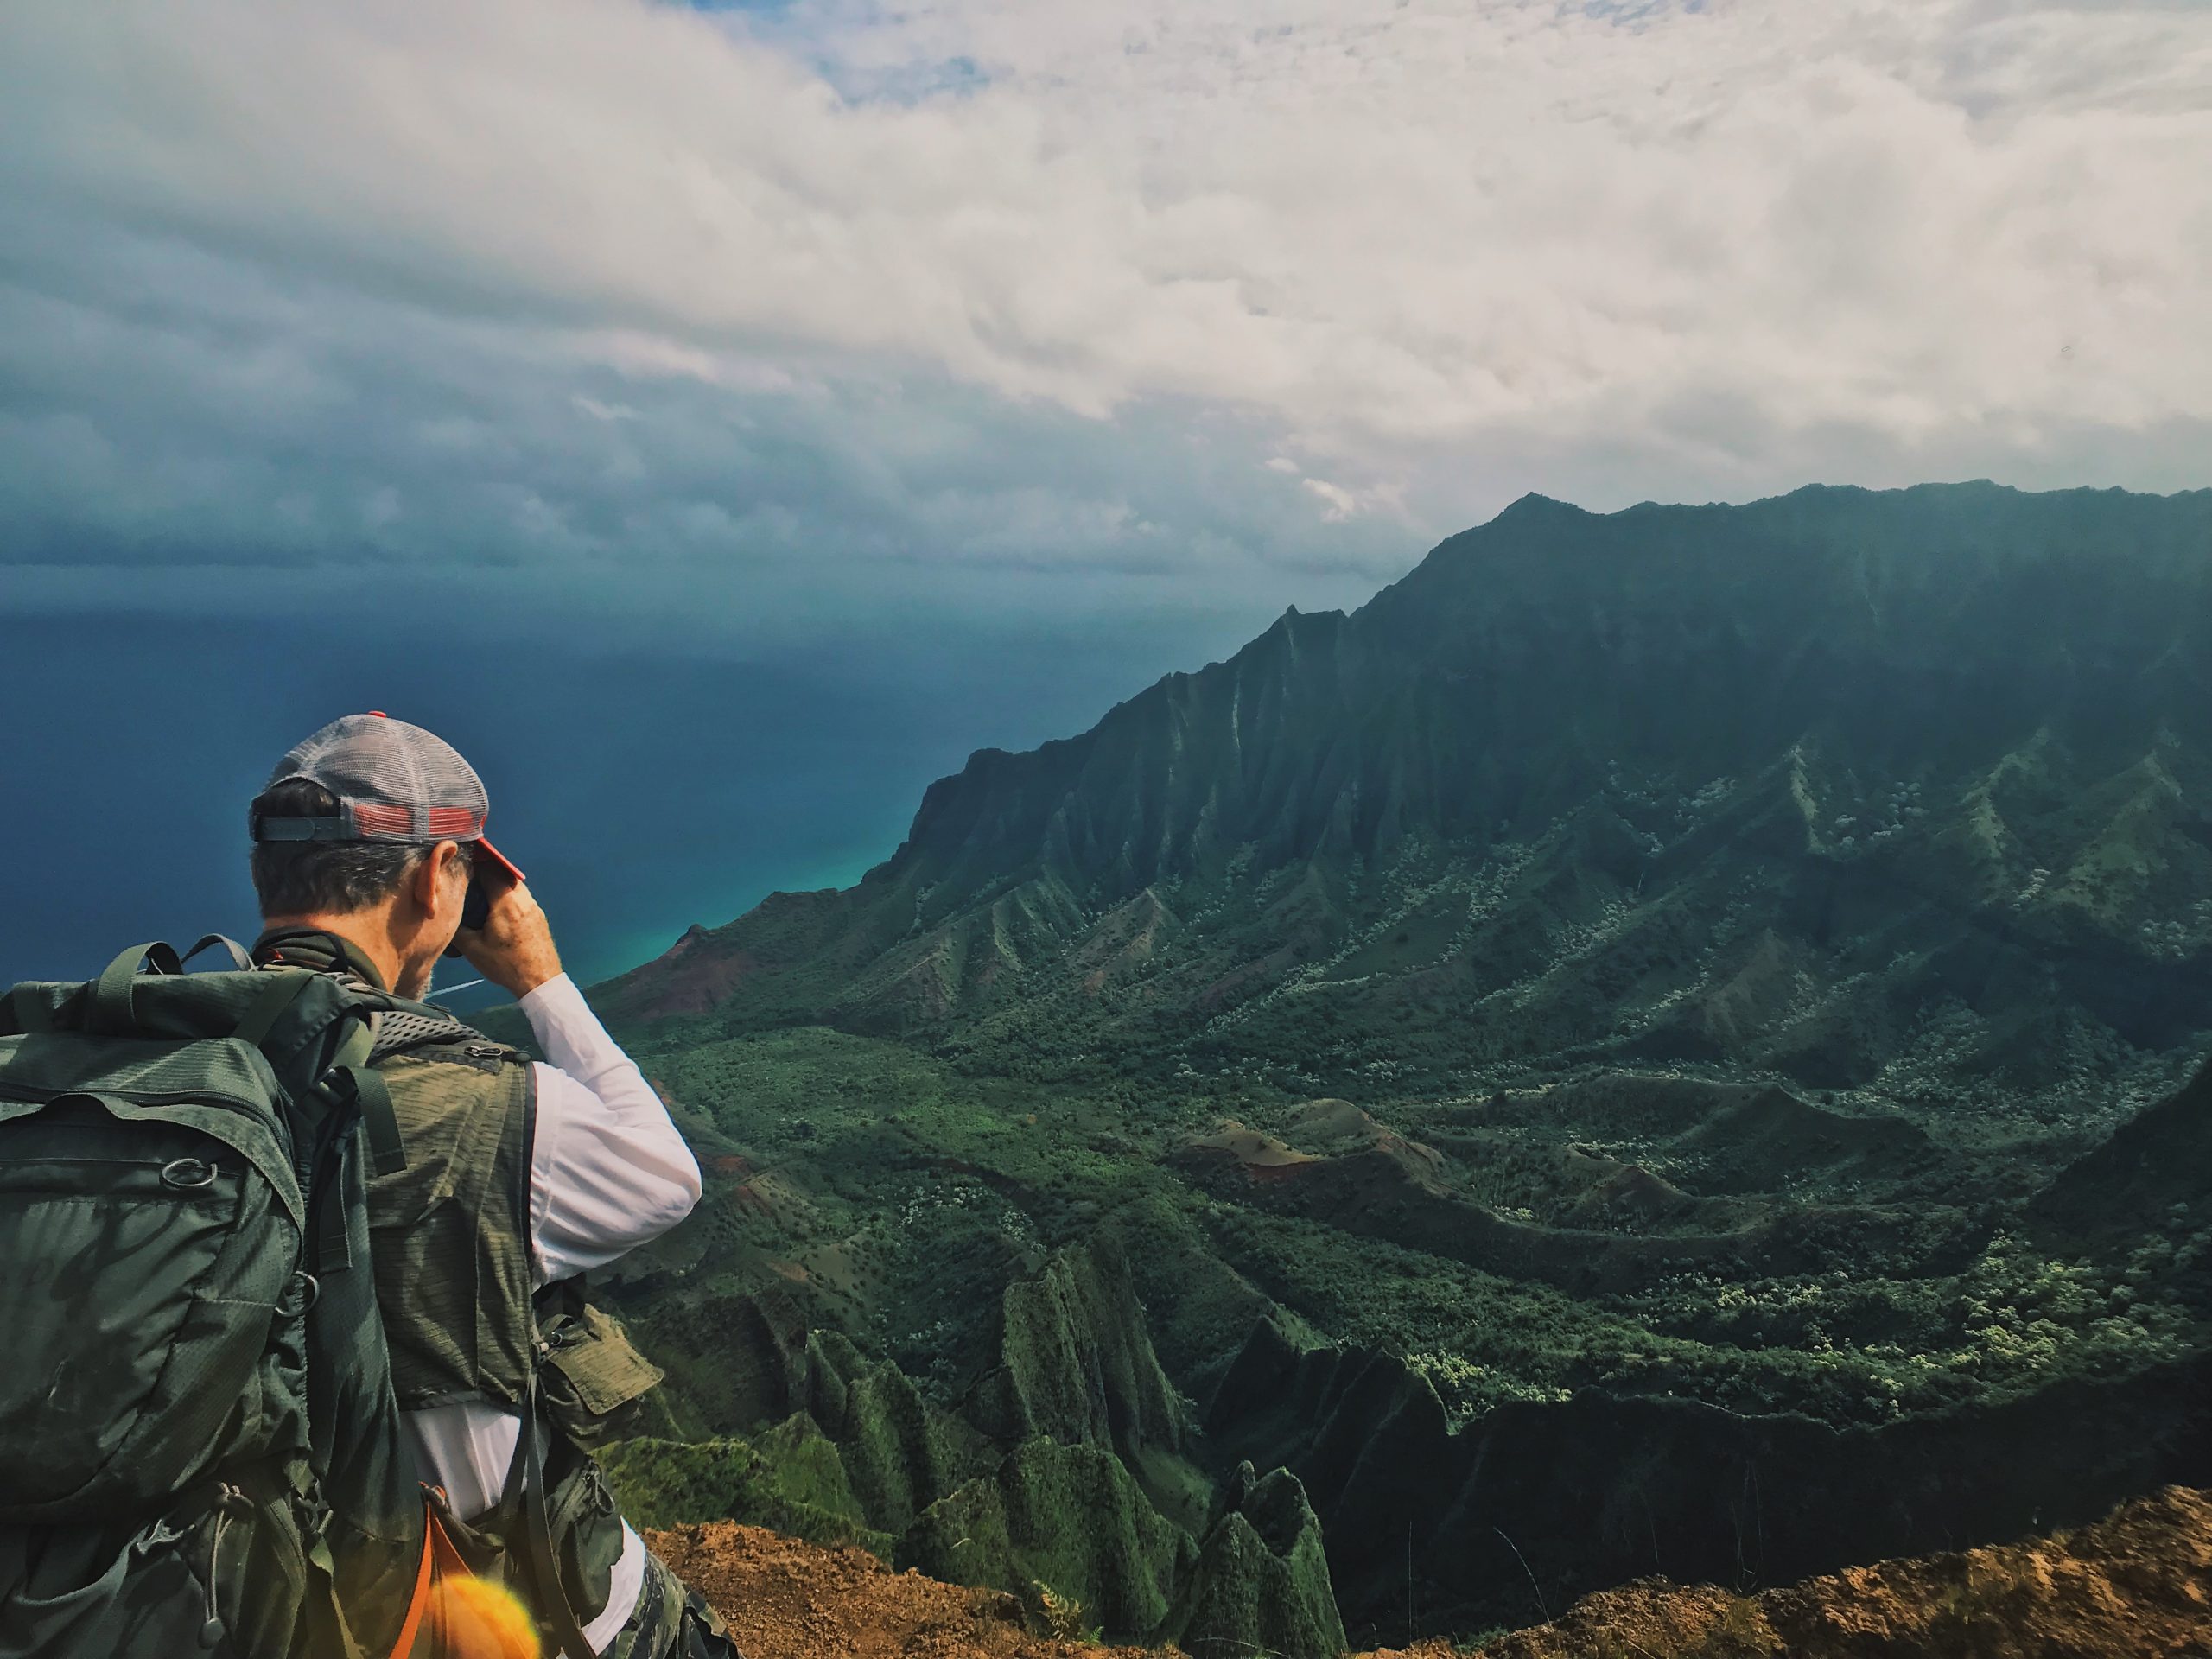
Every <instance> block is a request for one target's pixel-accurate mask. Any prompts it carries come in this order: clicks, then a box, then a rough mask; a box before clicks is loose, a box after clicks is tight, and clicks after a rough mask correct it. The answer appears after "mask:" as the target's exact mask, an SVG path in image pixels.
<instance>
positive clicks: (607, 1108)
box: [403, 974, 699, 1649]
mask: <svg viewBox="0 0 2212 1659" xmlns="http://www.w3.org/2000/svg"><path fill="white" fill-rule="evenodd" d="M520 1006H521V1008H522V1011H523V1015H524V1018H525V1019H527V1020H529V1021H530V1028H531V1032H532V1033H534V1034H535V1035H536V1036H537V1045H538V1046H539V1047H540V1048H542V1049H543V1050H544V1052H545V1054H546V1056H547V1059H548V1060H550V1064H546V1063H544V1062H540V1063H538V1065H537V1068H536V1069H537V1138H536V1140H535V1142H534V1143H533V1145H532V1147H531V1159H530V1242H531V1267H532V1271H533V1272H534V1274H535V1275H536V1280H537V1283H538V1284H540V1285H548V1284H551V1283H552V1282H553V1281H555V1280H556V1279H568V1278H573V1277H574V1276H575V1274H580V1273H587V1272H588V1271H590V1270H591V1269H592V1268H603V1267H605V1266H606V1265H607V1263H608V1262H612V1261H613V1260H614V1259H615V1258H616V1257H618V1256H620V1255H622V1254H623V1253H624V1252H626V1251H627V1250H632V1249H636V1248H637V1247H638V1246H639V1245H640V1244H643V1243H646V1242H647V1241H648V1240H650V1239H654V1238H658V1237H659V1236H660V1235H661V1234H663V1233H664V1232H666V1231H667V1230H669V1229H670V1228H671V1227H673V1226H675V1225H676V1224H677V1222H679V1221H681V1220H683V1217H686V1216H688V1215H690V1213H691V1206H692V1205H695V1204H696V1203H698V1201H699V1165H698V1160H696V1159H695V1158H693V1157H692V1155H691V1149H690V1147H687V1146H685V1145H684V1143H683V1136H682V1135H679V1134H678V1133H677V1128H676V1125H675V1124H673V1123H672V1122H670V1121H669V1116H668V1109H667V1108H666V1107H664V1106H663V1105H662V1104H661V1102H660V1096H658V1095H657V1094H655V1093H654V1092H653V1089H652V1084H649V1083H647V1082H646V1081H645V1075H644V1074H643V1073H642V1072H640V1071H639V1070H638V1067H637V1063H636V1062H635V1061H633V1060H632V1059H631V1058H630V1057H629V1056H628V1055H627V1054H625V1053H624V1052H622V1051H621V1049H620V1047H618V1046H616V1044H615V1041H614V1039H613V1038H612V1037H609V1036H608V1035H607V1028H606V1027H603V1026H601V1024H600V1023H599V1017H598V1016H597V1015H596V1014H594V1013H592V1011H591V1009H590V1008H589V1007H588V1006H587V1005H586V1004H585V1001H584V998H583V993H582V992H581V991H579V990H578V989H577V988H576V987H575V982H573V981H572V980H570V979H569V976H567V975H566V974H563V975H562V976H560V977H559V978H558V979H555V980H550V981H548V982H546V983H545V984H543V985H541V986H539V987H538V988H537V989H536V990H534V991H532V992H531V994H530V995H527V996H525V997H524V998H523V999H522V1001H521V1004H520ZM403 1416H404V1420H405V1425H406V1428H407V1431H408V1434H409V1437H410V1439H411V1440H413V1442H414V1446H415V1455H416V1459H417V1460H418V1461H419V1463H420V1464H421V1465H422V1468H423V1471H424V1474H425V1476H426V1478H429V1480H430V1481H432V1482H433V1483H434V1484H437V1485H441V1486H442V1487H444V1488H445V1491H446V1497H447V1498H448V1501H450V1502H451V1503H452V1504H453V1507H454V1513H455V1514H457V1515H459V1516H462V1517H463V1518H464V1519H468V1518H473V1517H474V1516H478V1515H480V1514H482V1513H483V1512H484V1511H485V1510H489V1509H491V1508H492V1507H493V1505H494V1504H495V1503H498V1502H499V1488H500V1485H501V1483H502V1482H504V1481H505V1478H506V1473H507V1466H508V1465H509V1463H510V1462H511V1461H512V1459H513V1457H514V1453H515V1446H516V1445H517V1443H518V1440H520V1438H521V1433H522V1419H521V1417H520V1416H519V1414H517V1413H515V1412H512V1411H506V1410H503V1409H502V1408H499V1407H498V1406H494V1405H492V1404H489V1403H487V1402H482V1401H465V1402H461V1404H458V1405H450V1406H433V1407H431V1408H429V1409H428V1410H426V1411H410V1412H406V1413H404V1414H403ZM644 1586H645V1541H644V1540H643V1539H641V1538H639V1536H638V1535H637V1534H636V1533H635V1532H634V1531H632V1529H631V1527H630V1523H629V1522H623V1523H622V1555H621V1559H620V1560H618V1561H616V1562H615V1564H614V1571H613V1577H612V1580H611V1581H610V1583H609V1585H608V1586H607V1606H606V1608H605V1609H604V1610H603V1611H601V1613H600V1614H599V1616H598V1617H597V1618H593V1619H590V1620H588V1621H587V1622H586V1623H585V1624H584V1634H585V1636H587V1637H589V1638H590V1640H591V1644H592V1646H593V1647H594V1648H595V1649H604V1648H605V1647H606V1646H607V1643H609V1642H612V1641H613V1639H614V1637H615V1634H616V1633H617V1632H618V1631H620V1630H621V1628H622V1625H623V1624H624V1622H625V1621H626V1620H627V1619H628V1618H629V1617H630V1614H631V1612H632V1610H633V1609H634V1608H635V1607H636V1606H637V1605H638V1594H639V1591H640V1590H641V1589H642V1588H643V1587H644Z"/></svg>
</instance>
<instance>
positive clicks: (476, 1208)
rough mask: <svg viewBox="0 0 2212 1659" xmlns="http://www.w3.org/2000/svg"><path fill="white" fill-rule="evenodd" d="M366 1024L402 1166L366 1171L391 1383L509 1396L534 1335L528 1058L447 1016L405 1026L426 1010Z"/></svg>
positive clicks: (405, 1391)
mask: <svg viewBox="0 0 2212 1659" xmlns="http://www.w3.org/2000/svg"><path fill="white" fill-rule="evenodd" d="M379 1023H380V1026H381V1027H382V1029H380V1030H379V1031H378V1039H377V1051H372V1054H371V1064H372V1065H375V1067H376V1068H377V1070H378V1071H379V1072H381V1073H382V1074H383V1077H384V1080H385V1087H386V1088H387V1089H389V1090H391V1105H392V1111H393V1114H394V1116H397V1119H398V1120H399V1139H400V1144H401V1145H402V1146H403V1147H404V1148H405V1149H406V1154H407V1164H406V1167H405V1168H404V1169H401V1170H398V1171H397V1172H395V1173H392V1174H390V1175H379V1176H378V1177H377V1178H376V1179H374V1180H372V1181H371V1182H370V1183H369V1243H370V1254H371V1255H372V1258H373V1260H374V1262H375V1264H376V1279H377V1301H378V1306H381V1307H382V1308H383V1310H384V1330H385V1344H386V1345H387V1346H388V1347H389V1348H390V1349H391V1382H392V1392H393V1393H394V1395H397V1398H398V1401H399V1404H400V1406H401V1408H403V1409H405V1410H409V1411H419V1410H421V1409H423V1408H424V1407H427V1406H445V1405H452V1404H454V1403H455V1402H460V1401H465V1400H482V1401H489V1402H492V1403H493V1404H496V1405H500V1406H505V1407H507V1408H514V1407H516V1406H518V1405H519V1404H520V1403H521V1402H522V1398H523V1394H524V1389H525V1388H526V1387H527V1385H528V1383H529V1381H530V1374H531V1363H532V1359H533V1351H534V1346H535V1343H536V1340H537V1328H536V1319H535V1316H534V1314H533V1312H532V1309H531V1289H532V1287H531V1254H530V1244H529V1240H528V1236H527V1233H526V1231H525V1229H526V1228H527V1226H528V1225H529V1223H528V1219H527V1217H528V1216H529V1214H530V1153H531V1129H532V1127H533V1125H534V1123H535V1122H536V1118H537V1090H536V1088H535V1087H534V1083H533V1074H532V1071H531V1066H530V1064H529V1062H528V1061H527V1060H525V1059H524V1058H523V1057H522V1056H521V1055H519V1054H518V1053H516V1052H515V1051H514V1050H512V1049H510V1048H505V1047H503V1046H500V1045H499V1044H496V1043H493V1042H491V1041H489V1040H487V1039H484V1038H482V1037H479V1036H477V1035H476V1034H475V1033H474V1032H470V1031H469V1030H468V1029H467V1027H463V1026H461V1025H460V1024H459V1023H458V1022H455V1023H454V1025H453V1026H451V1027H445V1028H444V1029H442V1030H440V1029H437V1028H435V1027H431V1028H429V1029H426V1030H413V1029H406V1028H411V1027H418V1026H419V1027H429V1022H427V1021H419V1020H415V1019H414V1018H413V1017H412V1016H410V1015H404V1014H385V1015H383V1016H381V1020H380V1022H379ZM395 1025H404V1027H406V1028H404V1029H403V1030H402V1031H401V1032H399V1033H393V1032H392V1030H391V1027H394V1026H395ZM395 1034H397V1036H398V1037H399V1039H400V1040H398V1041H394V1040H393V1039H394V1036H395ZM410 1037H412V1038H413V1039H414V1040H413V1041H411V1042H410V1041H408V1040H407V1039H408V1038H410ZM378 1051H381V1052H378Z"/></svg>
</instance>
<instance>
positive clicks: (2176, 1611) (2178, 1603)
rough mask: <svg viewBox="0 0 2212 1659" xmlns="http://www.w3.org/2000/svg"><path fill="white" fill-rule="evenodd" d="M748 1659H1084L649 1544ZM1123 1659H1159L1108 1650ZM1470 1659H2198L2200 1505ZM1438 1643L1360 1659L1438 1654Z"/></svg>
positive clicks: (1632, 1603)
mask: <svg viewBox="0 0 2212 1659" xmlns="http://www.w3.org/2000/svg"><path fill="white" fill-rule="evenodd" d="M651 1542H652V1547H653V1548H655V1549H657V1550H658V1551H659V1552H660V1553H661V1554H662V1555H663V1556H664V1558H665V1559H666V1560H667V1561H668V1563H669V1564H670V1565H671V1567H674V1568H675V1569H676V1570H677V1572H678V1573H681V1574H682V1575H683V1578H684V1579H685V1580H687V1581H688V1582H690V1584H692V1585H694V1586H696V1587H697V1588H698V1589H700V1590H701V1591H702V1592H704V1593H705V1594H706V1596H707V1598H708V1599H709V1600H710V1601H712V1602H713V1603H714V1604H715V1605H716V1606H717V1607H719V1608H721V1610H722V1614H723V1617H724V1618H728V1620H729V1623H730V1627H731V1629H732V1630H734V1632H735V1633H736V1636H737V1639H738V1645H739V1646H740V1647H741V1648H742V1649H744V1650H745V1655H746V1659H1100V1653H1101V1650H1100V1649H1096V1648H1092V1647H1086V1646H1083V1645H1080V1644H1077V1643H1065V1642H1052V1641H1046V1640H1043V1639H1041V1638H1039V1637H1033V1636H1030V1635H1028V1634H1027V1633H1026V1630H1025V1628H1024V1622H1023V1618H1022V1610H1021V1606H1020V1603H1019V1602H1017V1601H1016V1600H1015V1599H1014V1598H1013V1597H1012V1596H1008V1595H1004V1594H1001V1593H1000V1592H995V1591H985V1590H963V1589H960V1588H957V1587H956V1586H952V1585H949V1584H940V1583H938V1581H937V1580H933V1579H925V1578H923V1577H922V1576H921V1575H920V1574H918V1573H894V1572H893V1571H892V1570H891V1569H890V1568H889V1567H886V1566H884V1564H883V1563H882V1562H881V1561H880V1560H876V1558H875V1557H874V1556H873V1555H870V1554H868V1553H867V1552H866V1551H864V1550H860V1549H853V1548H846V1549H821V1548H816V1547H814V1546H813V1545H810V1544H803V1543H799V1542H798V1541H795V1540H792V1539H789V1538H785V1537H782V1536H779V1535H777V1534H775V1533H772V1532H763V1531H761V1530H760V1529H758V1528H755V1527H741V1526H737V1525H735V1524H734V1523H732V1522H713V1523H711V1524H709V1525H707V1526H700V1527H682V1528H677V1529H675V1530H673V1531H669V1532H659V1533H654V1534H652V1535H651ZM1113 1651H1114V1652H1115V1654H1116V1655H1117V1656H1125V1659H1170V1656H1168V1655H1166V1654H1163V1653H1156V1652H1155V1653H1152V1654H1150V1655H1149V1656H1147V1655H1146V1654H1144V1653H1142V1652H1141V1651H1140V1650H1139V1649H1129V1648H1118V1649H1113ZM1480 1651H1481V1654H1482V1656H1483V1659H1869V1656H1881V1659H2192V1656H2195V1659H2207V1656H2212V1496H2208V1494H2206V1493H2203V1492H2199V1491H2190V1490H2188V1489H2186V1488H2183V1487H2178V1486H2173V1487H2168V1488H2167V1489H2166V1490H2165V1491H2162V1492H2158V1493H2156V1494H2153V1495H2152V1496H2151V1497H2144V1498H2139V1499H2136V1500H2135V1501H2134V1502H2133V1503H2126V1504H2123V1505H2121V1506H2120V1508H2119V1509H2118V1510H2114V1511H2113V1513H2112V1514H2111V1515H2110V1516H2107V1518H2106V1519H2104V1520H2102V1521H2101V1522H2097V1523H2096V1524H2094V1526H2088V1527H2083V1528H2082V1529H2079V1530H2077V1531H2075V1532H2072V1533H2060V1534H2057V1535H2054V1536H2052V1537H2050V1538H2040V1539H2033V1540H2031V1541H2027V1542H2024V1543H2020V1544H2009V1545H2004V1546H2001V1547H1997V1548H1986V1549H1974V1550H1967V1551H1964V1552H1961V1553H1958V1554H1946V1555H1929V1556H1920V1557H1916V1558H1914V1559H1912V1560H1897V1561H1885V1562H1881V1563H1879V1564H1878V1565H1876V1566H1872V1567H1851V1568H1847V1570H1845V1571H1844V1572H1841V1573H1834V1574H1831V1575H1829V1576H1827V1577H1826V1578H1819V1579H1811V1580H1807V1581H1806V1582H1804V1583H1802V1584H1798V1585H1792V1586H1789V1587H1787V1588H1785V1589H1779V1590H1767V1591H1763V1592H1760V1593H1759V1594H1758V1595H1755V1596H1735V1595H1731V1594H1730V1593H1729V1592H1726V1591H1725V1590H1722V1589H1719V1588H1718V1587H1716V1586H1711V1585H1691V1586H1679V1585H1675V1584H1670V1583H1669V1582H1668V1581H1666V1580H1663V1579H1646V1580H1639V1581H1637V1583H1635V1584H1630V1585H1624V1586H1621V1587H1620V1588H1619V1589H1617V1590H1607V1591H1602V1592H1599V1593H1598V1594H1596V1595H1592V1596H1587V1597H1585V1598H1584V1599H1582V1600H1581V1601H1579V1602H1577V1603H1576V1604H1575V1605H1573V1607H1572V1608H1570V1609H1569V1610H1568V1611H1567V1613H1566V1614H1565V1616H1564V1617H1562V1618H1559V1619H1558V1620H1556V1621H1555V1622H1554V1623H1552V1624H1545V1625H1540V1626H1538V1627H1537V1628H1535V1629H1533V1630H1520V1631H1516V1632H1515V1633H1514V1634H1512V1635H1510V1636H1506V1637H1499V1638H1497V1640H1495V1641H1493V1642H1491V1643H1489V1644H1488V1645H1487V1646H1485V1647H1484V1648H1483V1649H1481V1650H1480ZM1462 1652H1463V1650H1462V1649H1456V1648H1454V1647H1453V1646H1452V1645H1451V1644H1450V1643H1439V1642H1431V1643H1421V1644H1419V1645H1417V1646H1415V1647H1413V1648H1410V1649H1389V1650H1386V1651H1384V1652H1382V1653H1376V1654H1372V1655H1369V1656H1366V1659H1454V1656H1458V1655H1459V1654H1461V1653H1462Z"/></svg>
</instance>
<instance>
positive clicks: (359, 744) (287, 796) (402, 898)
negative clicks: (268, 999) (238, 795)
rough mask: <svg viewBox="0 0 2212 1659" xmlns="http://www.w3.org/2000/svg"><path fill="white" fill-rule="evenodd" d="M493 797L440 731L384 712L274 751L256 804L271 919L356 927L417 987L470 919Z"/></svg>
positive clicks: (348, 932)
mask: <svg viewBox="0 0 2212 1659" xmlns="http://www.w3.org/2000/svg"><path fill="white" fill-rule="evenodd" d="M489 809H490V802H489V799H488V798H487V797H486V794H485V791H484V784H483V780H482V779H480V778H478V777H477V775H476V772H475V768H474V767H473V766H470V765H469V764H468V762H467V761H466V760H462V759H461V755H460V753H458V752H457V751H456V750H455V749H454V747H453V746H452V745H451V744H449V743H448V742H446V741H444V740H443V739H442V738H440V737H436V736H435V735H433V734H431V733H429V732H426V731H424V730H423V728H421V727H419V726H410V725H409V724H408V723H407V722H406V721H401V720H391V719H388V718H386V717H385V715H346V716H345V717H344V718H343V719H341V720H335V721H332V722H331V723H330V724H329V725H327V726H326V727H324V728H322V729H321V731H319V732H317V733H315V734H314V735H313V736H312V737H309V738H308V739H307V740H306V741H303V742H302V743H299V744H297V745H296V746H295V747H293V749H292V751H291V752H290V753H289V754H287V755H286V756H285V757H284V758H283V760H281V761H279V762H278V763H277V769H276V770H275V771H274V772H271V773H270V777H269V783H268V785H267V786H266V787H265V788H264V789H263V791H262V792H261V793H260V794H259V795H258V796H257V797H255V798H254V802H253V804H252V806H251V808H250V809H249V810H248V814H247V819H248V823H249V825H250V828H251V833H252V836H253V842H254V848H253V886H254V891H255V893H257V895H258V896H259V898H260V900H261V913H262V917H263V918H264V921H266V922H267V923H269V924H270V925H291V926H309V925H312V926H315V927H319V928H321V929H324V930H325V931H329V932H333V933H336V934H339V935H340V936H341V937H343V938H346V939H349V940H351V941H352V942H353V944H356V945H359V947H360V948H361V949H362V950H364V951H365V952H366V953H367V954H368V956H369V957H370V958H371V959H372V961H374V962H376V963H378V965H379V967H380V969H382V970H383V971H384V973H385V978H386V979H387V981H388V982H390V984H391V988H392V989H394V990H396V991H397V992H399V993H400V994H401V995H404V996H420V995H423V993H424V992H426V991H427V990H428V989H429V983H430V975H431V973H432V971H433V970H434V969H435V968H436V966H437V963H438V958H439V957H441V956H442V955H443V954H444V953H445V950H446V947H447V946H448V945H449V944H452V943H453V939H454V933H455V931H457V930H458V929H459V928H460V926H461V914H462V911H463V908H464V906H465V905H466V902H467V890H468V882H469V878H470V875H471V874H472V873H473V872H474V869H475V868H476V866H477V863H478V861H480V860H481V861H483V862H484V863H486V864H487V865H492V866H494V867H496V868H499V869H500V870H502V871H504V872H505V873H506V874H509V875H510V876H511V877H512V878H514V879H516V880H519V873H518V872H517V871H515V870H514V867H513V866H512V865H511V864H508V863H507V861H505V859H503V858H501V857H500V856H499V854H498V853H497V852H496V851H495V850H494V849H493V848H492V846H491V843H490V842H486V841H485V840H484V838H483V836H484V820H485V817H486V814H487V812H488V811H489Z"/></svg>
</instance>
